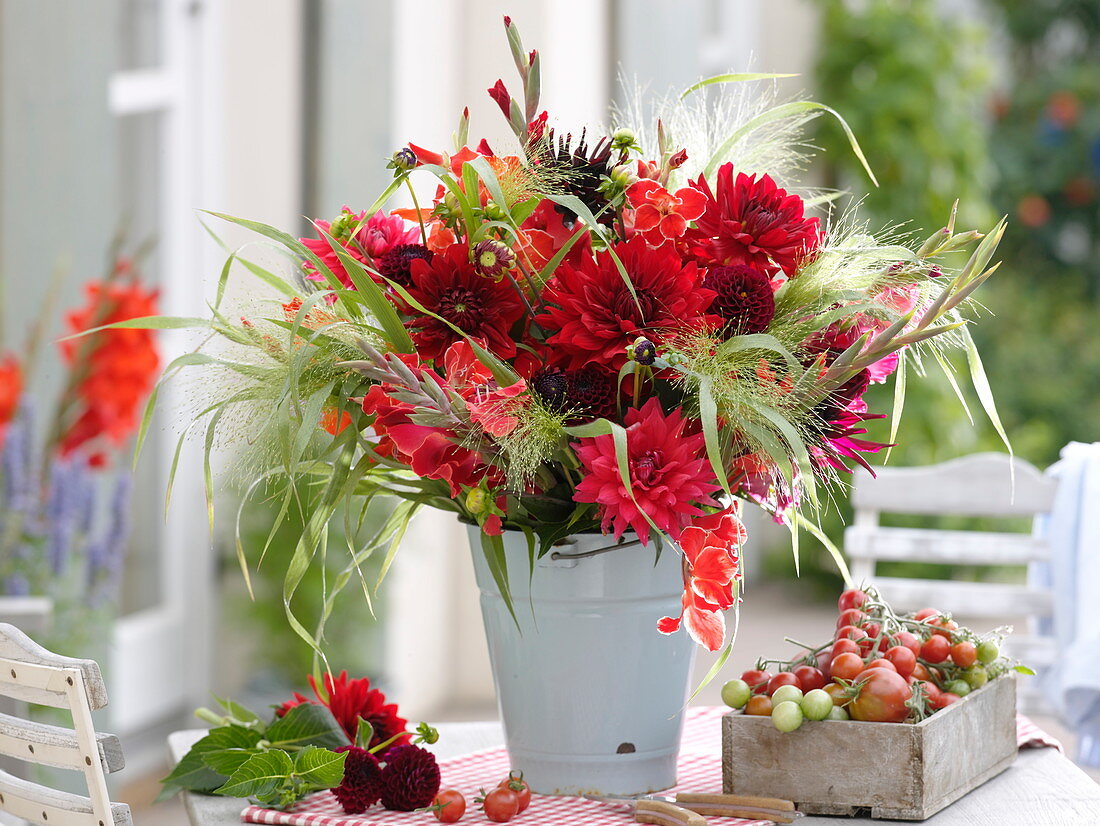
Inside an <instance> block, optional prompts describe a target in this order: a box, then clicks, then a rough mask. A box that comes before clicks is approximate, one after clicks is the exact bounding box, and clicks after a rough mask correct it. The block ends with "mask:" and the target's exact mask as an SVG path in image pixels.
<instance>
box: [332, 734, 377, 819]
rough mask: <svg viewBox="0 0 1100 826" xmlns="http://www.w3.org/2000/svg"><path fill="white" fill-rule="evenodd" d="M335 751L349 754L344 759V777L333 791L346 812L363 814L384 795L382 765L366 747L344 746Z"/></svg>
mask: <svg viewBox="0 0 1100 826" xmlns="http://www.w3.org/2000/svg"><path fill="white" fill-rule="evenodd" d="M334 751H336V752H337V753H343V752H347V753H348V756H347V758H345V760H344V779H343V780H341V781H340V785H339V786H337V787H336V788H334V789H333V790H332V793H333V795H334V796H335V797H336V799H337V800H338V801H340V805H341V806H342V807H343V809H344V812H345V814H349V815H358V814H362V813H363V812H365V811H366V810H367V809H369V808H370V807H371V806H373V805H374V804H375V803H377V802H378V801H379V799H380V798H381V797H382V767H381V766H380V765H379V764H378V758H377V757H375V756H374V755H373V754H371V753H370V752H369V751H367V750H366V749H361V748H358V747H357V746H342V747H340V748H338V749H334Z"/></svg>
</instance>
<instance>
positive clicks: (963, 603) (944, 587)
mask: <svg viewBox="0 0 1100 826" xmlns="http://www.w3.org/2000/svg"><path fill="white" fill-rule="evenodd" d="M872 582H873V584H874V585H875V587H876V588H878V590H879V593H880V594H882V596H883V598H884V599H885V600H886V601H887V602H889V603H890V604H891V605H892V606H893V607H894V608H896V609H898V610H899V611H915V610H919V609H921V608H926V607H928V606H932V607H935V608H938V609H939V610H941V611H944V612H946V613H949V614H959V615H963V616H967V617H1005V616H1009V617H1010V616H1021V615H1027V616H1049V615H1050V614H1051V612H1052V611H1053V608H1054V597H1053V595H1052V594H1051V593H1050V592H1049V591H1040V590H1037V589H1035V588H1028V587H1027V586H1025V585H1002V584H999V583H993V582H955V581H952V580H943V579H900V578H895V577H875V578H874V579H873V580H872Z"/></svg>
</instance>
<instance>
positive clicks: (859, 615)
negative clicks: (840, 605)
mask: <svg viewBox="0 0 1100 826" xmlns="http://www.w3.org/2000/svg"><path fill="white" fill-rule="evenodd" d="M865 619H867V615H866V614H865V613H863V612H862V611H860V610H859V609H858V608H849V609H848V610H847V611H841V612H840V616H839V617H837V619H836V627H837V628H843V627H844V626H845V625H859V624H861V623H862V622H863V621H864V620H865Z"/></svg>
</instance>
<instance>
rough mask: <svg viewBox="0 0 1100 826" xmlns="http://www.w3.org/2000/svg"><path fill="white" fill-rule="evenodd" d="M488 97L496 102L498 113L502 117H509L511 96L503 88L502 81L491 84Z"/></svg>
mask: <svg viewBox="0 0 1100 826" xmlns="http://www.w3.org/2000/svg"><path fill="white" fill-rule="evenodd" d="M489 97H491V98H492V99H493V100H494V101H496V105H497V106H499V107H500V111H501V112H503V113H504V117H506V118H507V117H511V114H512V96H511V95H509V94H508V90H507V89H506V88H505V87H504V81H503V80H497V82H496V83H494V84H493V86H492V87H491V88H490V89H489Z"/></svg>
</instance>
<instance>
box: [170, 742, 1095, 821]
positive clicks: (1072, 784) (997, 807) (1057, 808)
mask: <svg viewBox="0 0 1100 826" xmlns="http://www.w3.org/2000/svg"><path fill="white" fill-rule="evenodd" d="M439 732H440V735H441V736H440V738H439V742H438V743H437V744H436V745H435V746H433V747H432V750H433V751H434V752H435V753H436V755H437V756H439V757H440V758H448V757H455V756H457V755H459V754H465V753H467V752H471V751H478V750H480V749H486V748H492V747H494V746H499V745H501V744H502V743H503V742H504V734H503V732H502V730H501V727H500V723H441V724H440V725H439ZM203 734H205V732H204V731H202V730H200V729H192V730H188V731H177V732H175V733H174V734H172V735H171V736H170V737H169V738H168V747H169V750H170V751H171V754H172V760H173V762H176V761H178V760H179V759H180V758H181V757H182V756H183V755H184V754H185V753H186V752H187V750H188V749H189V748H190V747H191V744H192V743H194V742H195V741H196V740H198V739H199V738H200V737H202V736H203ZM943 770H944V771H947V772H949V771H952V770H953V767H952V766H949V765H945V766H944V767H943ZM716 791H717V790H716ZM184 804H185V806H186V807H187V813H188V815H189V816H190V818H191V822H192V824H194V826H231V825H232V824H238V823H240V813H241V810H242V809H243V808H244V807H245V806H246V805H248V804H247V801H245V800H239V799H234V798H224V797H214V796H208V795H199V794H190V793H187V792H185V793H184ZM517 822H522V821H517ZM630 822H631V821H630V820H629V819H628V818H627V817H626V816H625V815H624V817H623V823H624V824H628V823H630ZM721 822H724V821H722V820H716V821H715V823H716V824H717V823H721ZM893 822H900V821H884V820H871V819H869V818H835V817H820V816H818V817H805V818H801V819H799V820H798V821H797V824H796V826H866V824H871V823H875V824H879V826H882V824H886V823H893ZM924 823H925V824H927V826H1100V785H1098V784H1096V783H1095V782H1093V780H1092V779H1091V778H1090V777H1089V776H1088V775H1087V774H1085V773H1084V772H1083V771H1081V770H1080V769H1079V768H1077V766H1075V765H1074V764H1073V763H1072V762H1071V761H1070V760H1069V759H1068V758H1066V757H1065V756H1064V755H1062V754H1060V753H1059V752H1057V751H1055V750H1054V749H1025V750H1023V751H1021V752H1020V756H1019V758H1018V759H1017V760H1016V763H1015V764H1014V765H1013V766H1012V767H1011V768H1009V769H1007V770H1006V771H1004V772H1002V773H1001V774H999V775H998V776H997V777H995V778H993V779H992V780H990V781H989V782H988V783H986V784H985V785H983V786H980V787H978V788H977V789H975V790H974V791H973V792H971V793H970V794H968V795H967V796H966V797H964V798H962V799H961V800H958V801H956V802H955V803H953V804H951V805H950V806H948V807H947V808H946V809H944V810H943V811H941V812H939V813H938V814H936V815H935V816H933V817H931V818H929V819H928V820H926V821H924ZM530 826H550V824H531V825H530Z"/></svg>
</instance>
